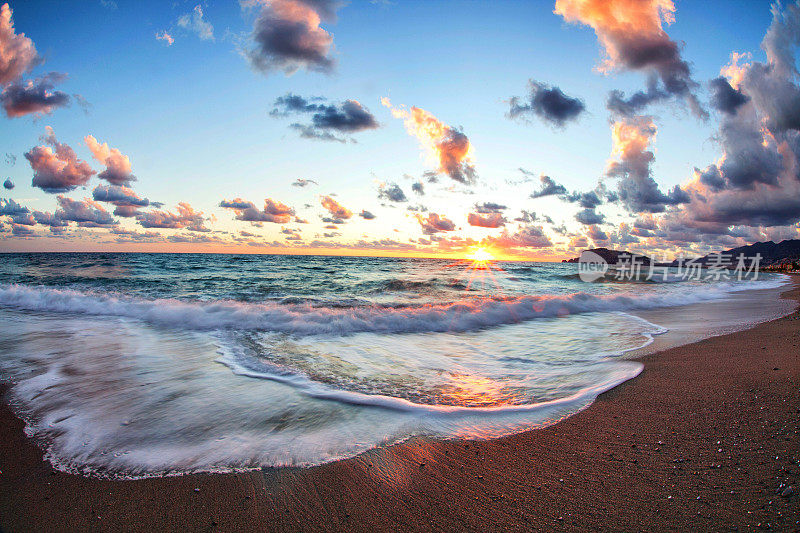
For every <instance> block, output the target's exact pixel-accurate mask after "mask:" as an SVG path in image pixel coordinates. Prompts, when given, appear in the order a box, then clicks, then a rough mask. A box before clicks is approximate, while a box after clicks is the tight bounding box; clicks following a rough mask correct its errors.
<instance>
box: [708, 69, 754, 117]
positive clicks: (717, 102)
mask: <svg viewBox="0 0 800 533" xmlns="http://www.w3.org/2000/svg"><path fill="white" fill-rule="evenodd" d="M708 84H709V87H710V88H711V105H712V106H713V107H714V109H716V110H717V111H721V112H723V113H728V114H731V115H733V114H736V110H737V109H739V107H741V106H743V105H744V104H746V103H747V102H748V100H750V97H749V96H746V95H745V94H743V93H742V92H741V91H739V90H737V89H734V88H733V87H732V86H731V84H730V83H729V82H728V80H726V79H725V78H724V77H722V76H720V77H719V78H715V79H713V80H711V81H710V82H708Z"/></svg>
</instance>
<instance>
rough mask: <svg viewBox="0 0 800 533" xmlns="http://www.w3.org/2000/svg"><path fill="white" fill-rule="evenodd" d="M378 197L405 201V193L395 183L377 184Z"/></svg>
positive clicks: (392, 200)
mask: <svg viewBox="0 0 800 533" xmlns="http://www.w3.org/2000/svg"><path fill="white" fill-rule="evenodd" d="M378 198H381V199H384V200H389V201H390V202H407V201H408V198H406V193H404V192H403V189H401V188H400V186H399V185H398V184H396V183H381V184H380V185H379V186H378Z"/></svg>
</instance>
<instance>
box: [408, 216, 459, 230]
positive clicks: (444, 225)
mask: <svg viewBox="0 0 800 533" xmlns="http://www.w3.org/2000/svg"><path fill="white" fill-rule="evenodd" d="M417 222H419V225H420V226H422V232H423V233H424V234H425V235H433V234H434V233H439V232H443V231H453V230H454V229H456V225H455V224H453V222H452V221H451V220H448V219H447V217H445V216H444V215H442V216H440V215H438V214H436V213H429V214H428V216H427V217H425V216H422V215H420V214H417Z"/></svg>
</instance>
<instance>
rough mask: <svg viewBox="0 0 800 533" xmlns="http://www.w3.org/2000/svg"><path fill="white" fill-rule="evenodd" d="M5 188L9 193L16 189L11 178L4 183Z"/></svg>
mask: <svg viewBox="0 0 800 533" xmlns="http://www.w3.org/2000/svg"><path fill="white" fill-rule="evenodd" d="M3 188H4V189H6V190H9V191H10V190H11V189H13V188H14V182H13V181H11V178H7V179H6V181H4V182H3Z"/></svg>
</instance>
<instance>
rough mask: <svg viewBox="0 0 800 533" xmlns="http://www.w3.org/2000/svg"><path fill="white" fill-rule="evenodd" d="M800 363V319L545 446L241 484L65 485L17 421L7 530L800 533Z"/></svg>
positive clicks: (586, 419)
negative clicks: (788, 491)
mask: <svg viewBox="0 0 800 533" xmlns="http://www.w3.org/2000/svg"><path fill="white" fill-rule="evenodd" d="M784 297H789V298H793V299H795V300H798V298H800V279H798V278H796V277H794V278H793V279H792V288H791V289H789V290H787V291H786V292H785V293H784ZM798 346H800V313H798V312H797V311H795V312H794V313H792V314H790V315H788V316H786V317H784V318H781V319H777V320H774V321H771V322H765V323H762V324H758V325H756V326H754V327H753V328H751V329H747V330H744V331H740V332H737V333H732V334H727V335H722V336H718V337H712V338H709V339H706V340H703V341H700V342H697V343H695V344H688V345H683V346H679V347H675V348H669V349H667V350H664V351H659V352H657V353H653V354H647V355H643V356H642V357H640V358H638V360H639V361H641V362H642V363H644V365H645V369H644V371H643V372H642V373H641V374H640V375H639V376H638V377H636V378H634V379H632V380H630V381H627V382H625V383H623V384H622V385H619V386H617V387H616V388H614V389H612V390H610V391H608V392H606V393H603V394H602V395H600V396H599V397H598V398H597V399H596V400H595V402H594V403H593V404H592V405H591V406H590V407H588V408H587V409H585V410H583V411H581V412H579V413H577V414H575V415H573V416H570V417H568V418H566V419H565V420H563V421H561V422H559V423H558V424H556V425H554V426H550V427H547V428H544V429H537V430H533V431H527V432H524V433H520V434H516V435H511V436H508V437H503V438H499V439H495V440H490V441H462V440H447V441H436V440H428V439H412V440H410V441H407V442H405V443H402V444H398V445H394V446H391V447H387V448H379V449H375V450H372V451H369V452H367V453H364V454H362V455H359V456H357V457H355V458H352V459H347V460H343V461H339V462H335V463H329V464H325V465H322V466H318V467H313V468H282V469H263V470H260V471H251V472H244V473H238V474H210V475H185V476H177V477H168V478H152V479H142V480H135V481H109V480H101V479H91V478H84V477H80V476H76V475H70V474H64V473H61V472H57V471H55V470H53V469H52V467H51V466H50V465H49V463H46V462H45V461H43V459H42V452H41V450H40V449H39V448H38V447H36V446H35V444H34V443H33V442H31V441H30V440H29V439H27V437H26V436H25V433H24V431H23V428H24V424H23V423H22V421H21V420H20V419H18V418H17V417H16V416H14V415H13V413H12V412H11V410H10V409H9V408H8V406H7V405H5V404H3V406H2V408H0V422H1V423H0V435H2V439H0V472H2V473H0V530H2V531H19V530H43V529H48V530H61V529H70V530H76V529H77V530H89V529H113V530H130V529H148V530H177V529H190V530H203V531H209V530H212V531H213V530H223V531H230V530H235V529H255V530H276V531H287V530H288V531H297V530H322V529H339V530H349V531H360V530H364V531H374V530H387V529H392V530H422V529H431V528H432V529H440V530H463V529H483V530H485V529H501V528H514V529H522V528H525V529H542V530H553V529H556V530H558V529H563V530H575V529H579V530H581V529H597V528H603V529H614V530H634V529H635V530H653V529H673V530H674V529H679V530H683V529H706V530H708V529H715V530H716V529H721V528H723V527H724V526H735V527H739V528H744V529H748V528H749V529H755V528H758V527H761V528H766V525H767V524H769V526H770V528H771V529H772V530H788V531H792V530H797V529H800V523H798V520H800V511H798V499H800V496H799V495H798V494H799V493H800V486H798V484H799V483H800V463H799V462H798V459H800V454H798V452H797V450H798V435H800V433H798V431H799V429H800V422H798V418H799V417H798V412H800V410H798V407H797V406H798V405H800V349H799V348H798ZM722 358H725V359H724V362H725V364H721V362H722ZM720 450H721V451H720ZM787 479H788V480H789V482H790V484H791V485H792V486H793V487H794V495H792V496H790V497H789V498H783V497H780V496H779V495H777V494H775V489H776V488H777V487H778V485H779V484H780V483H781V482H783V481H785V480H787ZM195 489H199V490H195ZM759 524H760V526H759Z"/></svg>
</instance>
